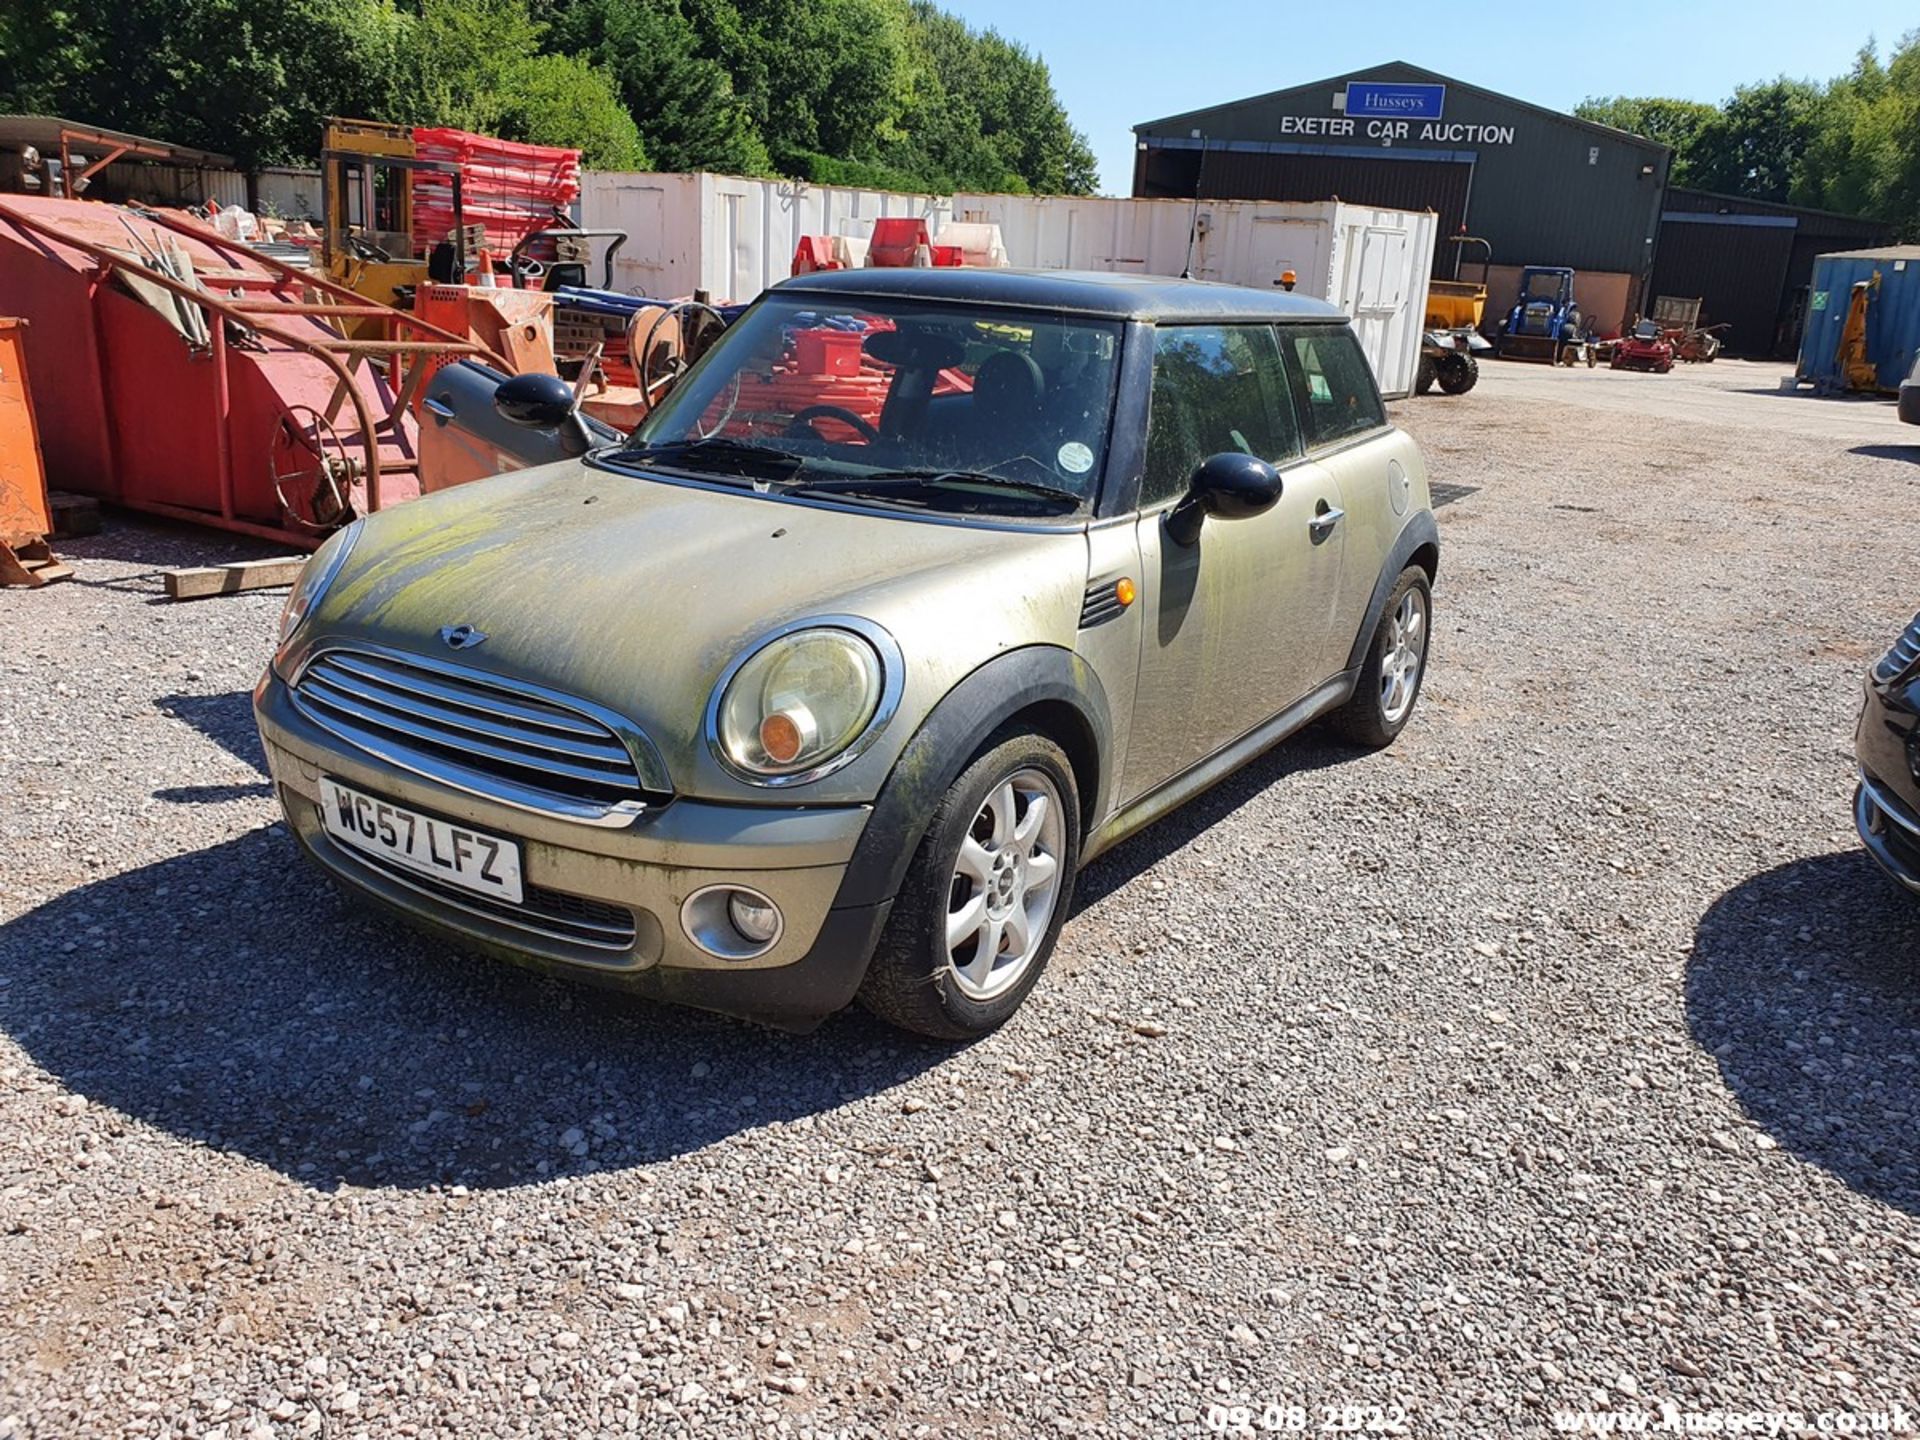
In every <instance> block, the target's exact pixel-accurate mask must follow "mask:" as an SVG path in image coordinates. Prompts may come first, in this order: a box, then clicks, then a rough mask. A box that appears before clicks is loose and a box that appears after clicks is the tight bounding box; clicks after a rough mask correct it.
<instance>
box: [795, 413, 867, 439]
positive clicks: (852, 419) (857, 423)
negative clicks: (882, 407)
mask: <svg viewBox="0 0 1920 1440" xmlns="http://www.w3.org/2000/svg"><path fill="white" fill-rule="evenodd" d="M816 420H838V421H839V422H840V423H841V424H842V425H845V426H846V427H847V428H848V429H850V430H852V431H853V432H854V433H855V434H857V435H858V436H859V437H860V438H861V439H862V440H864V441H866V443H867V444H869V445H873V444H877V443H878V442H879V440H880V432H879V431H878V430H877V429H875V428H874V427H873V425H871V424H870V423H868V422H867V421H865V420H863V419H861V418H860V417H859V416H858V415H856V414H854V413H853V411H851V410H848V409H845V408H844V407H842V406H839V405H809V406H807V408H806V409H804V410H801V411H799V412H797V413H796V414H795V415H794V417H793V419H791V420H789V421H788V422H787V435H788V436H789V437H790V438H792V439H796V440H797V439H800V438H802V437H803V436H812V437H813V438H814V439H816V440H824V439H826V436H824V435H822V434H821V433H820V432H819V431H818V430H815V429H814V428H813V422H814V421H816Z"/></svg>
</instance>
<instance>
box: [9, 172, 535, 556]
mask: <svg viewBox="0 0 1920 1440" xmlns="http://www.w3.org/2000/svg"><path fill="white" fill-rule="evenodd" d="M139 214H140V215H141V218H143V219H145V220H147V221H149V222H150V223H152V224H155V225H159V226H161V227H163V228H165V229H168V230H172V231H175V232H176V233H178V234H181V235H184V236H187V237H188V238H190V239H192V240H195V241H198V242H199V243H200V244H202V245H206V246H208V247H209V248H211V249H214V250H216V251H218V252H220V253H221V254H223V255H226V256H229V257H233V256H238V257H241V258H243V259H244V260H245V261H247V262H250V263H252V264H256V265H259V266H261V267H263V268H264V269H266V270H268V271H269V272H271V273H272V274H273V275H274V276H276V277H277V278H276V280H275V283H274V284H273V285H272V286H271V287H270V288H269V289H268V290H267V291H266V292H265V296H264V297H261V298H247V299H230V298H224V297H220V296H216V295H213V294H211V293H209V292H208V291H206V290H203V289H199V288H197V287H195V286H192V285H188V284H184V283H182V282H180V281H178V280H175V279H173V278H172V277H171V276H168V275H165V274H162V273H159V272H157V271H154V270H150V269H148V268H147V267H146V266H145V265H143V264H141V263H140V262H139V261H138V260H137V259H135V258H133V257H132V256H130V255H126V254H122V253H119V252H117V251H114V250H110V249H107V248H106V247H104V246H101V245H96V244H93V243H91V242H90V241H86V240H81V239H78V238H76V237H74V236H72V235H69V234H67V233H65V232H64V231H62V230H61V229H60V227H59V226H57V225H51V224H48V223H47V222H46V221H44V220H40V219H37V218H35V217H33V216H30V215H26V214H23V213H21V212H20V211H19V210H17V209H15V208H14V207H13V206H11V205H9V204H7V203H6V202H5V201H4V200H0V220H5V221H6V222H7V223H9V224H11V225H13V226H15V227H16V228H18V229H20V230H22V231H26V232H30V233H32V234H34V235H37V236H39V237H40V238H41V239H43V240H47V241H51V242H52V243H54V244H56V245H60V246H64V247H66V248H68V249H71V250H77V251H79V252H80V253H81V254H83V255H86V256H88V257H90V258H91V259H93V260H94V261H96V262H98V263H99V264H100V265H101V266H102V267H104V268H105V269H112V270H124V271H126V272H128V273H129V274H131V275H133V276H135V277H137V278H138V279H139V280H140V281H141V282H142V283H144V284H147V285H152V286H157V287H158V288H160V289H162V290H165V291H167V292H169V293H171V294H173V295H176V296H179V297H181V298H183V299H186V300H189V301H191V302H192V303H194V304H196V305H198V306H200V307H201V309H202V310H204V311H205V312H206V313H207V317H208V323H207V336H208V354H209V358H210V359H211V360H212V362H213V374H214V384H213V393H214V415H213V423H214V434H215V447H216V453H217V454H218V456H219V464H220V476H219V481H220V487H219V493H220V510H219V524H220V525H221V527H222V528H224V529H228V530H233V531H236V532H238V533H241V534H246V535H255V536H259V537H261V538H263V539H271V540H288V539H294V540H296V541H303V542H304V543H315V542H313V541H312V539H311V537H303V536H300V535H298V534H297V533H295V532H293V531H291V530H289V529H287V528H276V527H274V526H269V525H259V524H255V523H253V522H251V521H247V520H241V519H239V518H237V517H236V515H235V513H234V473H233V449H232V441H231V437H230V436H229V434H228V418H227V417H228V413H229V409H230V404H229V394H230V390H229V378H228V368H227V344H228V341H227V333H226V327H227V325H229V324H231V325H234V326H236V327H238V328H239V329H240V330H242V331H250V332H252V333H254V334H257V335H260V336H263V337H265V338H267V339H271V340H275V341H278V342H279V343H280V344H282V345H285V346H287V347H288V348H290V349H292V350H296V351H299V352H301V353H303V354H306V355H310V356H312V357H314V358H315V359H318V360H319V361H321V362H322V363H323V364H325V365H326V366H327V368H328V369H330V370H331V371H332V372H333V374H334V377H335V382H336V383H335V386H334V390H333V394H332V396H331V397H330V399H329V400H328V403H327V409H326V414H327V416H328V419H329V420H331V418H332V416H333V415H336V414H338V413H339V410H340V407H341V405H342V404H343V403H351V404H352V406H353V412H354V418H355V420H356V421H357V422H358V425H359V430H360V441H361V448H362V450H363V453H364V455H365V471H364V474H365V477H366V487H367V508H368V510H369V511H375V510H378V509H380V503H381V496H380V479H381V470H382V467H381V460H380V440H381V433H380V429H379V424H378V423H377V422H376V421H375V419H374V415H373V409H372V407H371V406H370V405H369V404H368V401H367V397H366V396H365V395H363V394H362V393H361V391H360V389H359V387H358V386H356V385H355V384H354V369H355V368H356V367H357V366H358V365H359V364H360V363H361V362H362V361H365V362H367V363H369V364H372V363H373V362H374V361H375V360H376V359H384V360H385V361H386V363H387V366H388V369H389V376H388V378H389V381H390V383H395V386H396V390H397V394H396V397H395V399H394V401H393V403H392V405H391V406H390V407H388V411H387V414H386V415H385V417H384V422H385V423H386V424H387V426H388V427H389V428H388V434H389V436H390V437H392V438H399V437H400V425H401V423H402V421H403V419H404V417H405V415H406V413H407V410H408V408H409V406H410V405H411V403H412V400H413V392H414V390H415V389H416V388H417V386H418V383H419V377H420V376H422V375H423V374H425V373H427V372H426V367H424V366H421V365H414V366H412V367H411V371H410V373H409V374H408V375H407V376H406V377H405V379H404V381H402V380H401V377H400V374H399V372H400V369H401V362H402V359H403V357H405V356H409V355H413V356H419V357H422V358H426V357H429V356H435V355H439V356H445V357H447V358H449V359H453V358H465V357H472V358H475V359H479V360H483V361H485V362H486V363H488V364H490V365H493V366H495V367H496V368H498V369H501V370H508V369H509V368H510V367H509V366H508V365H507V364H506V362H505V361H503V360H502V359H501V358H500V357H499V356H498V355H497V354H495V353H494V352H493V351H492V350H490V349H488V348H487V347H486V346H484V345H480V344H477V343H475V342H473V341H471V340H467V339H463V338H462V337H460V336H458V335H455V334H453V333H451V332H450V331H446V330H442V329H440V328H439V327H437V326H434V325H429V324H427V323H426V322H425V321H423V320H419V319H416V318H415V317H414V316H411V315H408V314H407V313H405V312H404V311H401V310H396V309H394V308H393V307H391V306H387V305H376V304H373V303H371V302H369V301H368V300H367V299H366V298H365V297H364V296H361V295H359V294H356V293H355V292H354V291H352V290H349V289H347V288H346V287H345V286H342V285H339V284H337V283H335V282H334V281H332V280H330V279H328V278H326V277H325V276H322V275H318V274H315V273H312V272H309V271H306V270H299V269H295V268H294V267H293V266H291V265H288V264H286V263H284V262H283V261H280V260H277V259H275V258H274V257H273V256H271V255H266V254H262V253H261V252H259V251H257V250H254V249H252V248H251V247H249V246H247V245H243V244H240V243H239V242H237V241H230V240H228V239H227V238H226V237H225V236H223V235H220V234H218V233H217V232H215V231H213V230H211V229H209V228H204V227H201V226H197V225H191V224H188V223H186V222H185V221H182V220H176V219H174V218H172V217H171V216H168V215H166V214H163V213H160V212H156V211H149V210H142V211H140V212H139ZM290 285H297V286H299V287H302V289H311V290H314V291H318V292H320V293H323V294H325V295H328V296H330V297H332V301H331V303H329V302H309V301H298V300H289V299H286V298H284V292H285V290H286V287H288V286H290ZM276 315H284V316H311V317H316V318H321V319H326V320H332V321H339V320H348V319H351V320H356V321H361V320H369V319H377V320H380V321H383V322H386V324H389V325H392V326H396V327H399V328H401V329H403V330H405V331H408V332H415V333H417V334H418V335H420V336H423V337H425V338H414V339H393V338H383V339H379V340H355V339H350V338H348V337H346V336H344V335H337V334H336V335H332V336H330V337H329V338H321V337H319V336H317V335H314V334H304V335H303V334H300V333H298V332H295V331H292V330H287V329H281V328H277V327H275V326H274V325H273V324H272V323H271V320H272V317H274V316H276ZM216 320H217V321H218V322H219V323H215V321H216ZM107 445H108V448H109V452H111V449H112V445H113V437H112V434H111V432H109V434H108V436H107ZM415 463H416V464H417V463H418V462H417V460H416V461H415ZM399 468H401V469H404V468H405V467H399ZM117 503H120V504H123V505H125V506H127V508H129V509H133V510H141V511H145V512H147V513H150V514H154V515H161V516H165V517H167V518H169V519H175V520H187V521H192V522H195V523H206V522H207V521H209V520H210V519H212V518H213V516H212V512H209V511H205V510H197V509H194V508H193V507H191V506H185V505H173V504H168V503H164V502H161V501H155V500H125V499H123V500H120V501H119V502H117Z"/></svg>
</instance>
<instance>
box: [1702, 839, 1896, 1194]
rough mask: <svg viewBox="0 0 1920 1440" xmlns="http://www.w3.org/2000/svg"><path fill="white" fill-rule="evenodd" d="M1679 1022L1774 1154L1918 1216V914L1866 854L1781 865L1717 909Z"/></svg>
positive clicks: (1705, 929) (1707, 921)
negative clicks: (1788, 1154)
mask: <svg viewBox="0 0 1920 1440" xmlns="http://www.w3.org/2000/svg"><path fill="white" fill-rule="evenodd" d="M1687 1021H1688V1024H1689V1026H1690V1027H1691V1029H1692V1031H1693V1036H1694V1039H1695V1040H1697V1041H1698V1042H1699V1043H1700V1045H1701V1046H1702V1047H1703V1048H1704V1049H1705V1050H1707V1051H1708V1053H1710V1054H1711V1055H1712V1056H1713V1057H1714V1059H1715V1060H1716V1061H1717V1062H1718V1063H1719V1066H1720V1073H1721V1076H1722V1078H1724V1079H1725V1081H1726V1083H1727V1085H1728V1087H1729V1088H1730V1089H1731V1090H1732V1091H1733V1093H1734V1095H1735V1096H1736V1097H1737V1098H1738V1099H1739V1101H1740V1104H1741V1105H1742V1107H1743V1108H1745V1110H1746V1112H1747V1114H1748V1115H1750V1116H1751V1117H1752V1118H1753V1120H1754V1122H1755V1123H1756V1124H1757V1125H1759V1126H1760V1127H1761V1128H1762V1129H1763V1130H1765V1131H1766V1132H1767V1134H1768V1135H1770V1136H1771V1137H1772V1138H1773V1139H1774V1140H1775V1141H1777V1142H1778V1143H1779V1144H1780V1145H1781V1146H1783V1147H1785V1148H1786V1149H1788V1150H1790V1151H1792V1152H1793V1153H1794V1154H1796V1155H1798V1156H1799V1157H1800V1158H1801V1159H1803V1160H1807V1161H1810V1162H1811V1163H1813V1164H1815V1165H1818V1166H1820V1167H1822V1168H1823V1169H1825V1170H1828V1171H1830V1172H1831V1173H1833V1174H1834V1175H1836V1176H1838V1177H1839V1178H1840V1179H1841V1180H1843V1181H1845V1182H1846V1183H1847V1184H1848V1185H1850V1186H1851V1187H1852V1188H1853V1189H1855V1190H1858V1191H1860V1192H1861V1193H1862V1194H1865V1195H1871V1196H1873V1197H1874V1198H1875V1199H1878V1200H1880V1201H1883V1202H1884V1203H1886V1204H1888V1205H1894V1206H1898V1207H1899V1208H1900V1209H1902V1210H1905V1211H1907V1212H1908V1213H1910V1214H1920V904H1916V903H1915V901H1914V899H1913V897H1912V896H1909V895H1906V894H1904V893H1902V892H1901V891H1900V890H1898V889H1897V888H1896V887H1895V886H1894V885H1893V883H1892V882H1891V881H1889V880H1888V879H1887V878H1886V877H1885V876H1883V875H1882V874H1881V873H1880V872H1879V871H1878V870H1876V869H1875V868H1874V866H1873V863H1872V861H1870V860H1869V859H1867V857H1866V855H1865V853H1864V852H1862V851H1858V850H1848V851H1843V852H1840V853H1838V854H1834V855H1822V856H1818V857H1816V858H1814V859H1810V860H1801V861H1796V862H1795V863H1793V864H1791V865H1783V866H1781V867H1780V868H1778V869H1776V870H1769V871H1767V872H1766V873H1765V874H1762V875H1757V876H1755V877H1754V878H1753V879H1751V880H1748V881H1746V882H1745V883H1744V884H1742V885H1740V886H1738V887H1736V888H1735V889H1733V890H1730V891H1729V892H1727V894H1725V895H1723V896H1722V897H1721V898H1720V899H1719V900H1717V901H1716V902H1714V905H1713V908H1712V909H1710V910H1708V911H1707V913H1706V916H1705V918H1703V919H1702V920H1701V922H1700V926H1699V929H1698V931H1697V932H1696V933H1695V936H1694V943H1693V958H1692V961H1691V963H1690V965H1689V968H1688V972H1687Z"/></svg>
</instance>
